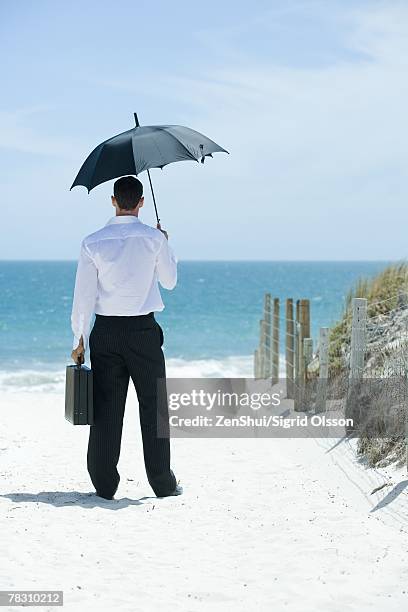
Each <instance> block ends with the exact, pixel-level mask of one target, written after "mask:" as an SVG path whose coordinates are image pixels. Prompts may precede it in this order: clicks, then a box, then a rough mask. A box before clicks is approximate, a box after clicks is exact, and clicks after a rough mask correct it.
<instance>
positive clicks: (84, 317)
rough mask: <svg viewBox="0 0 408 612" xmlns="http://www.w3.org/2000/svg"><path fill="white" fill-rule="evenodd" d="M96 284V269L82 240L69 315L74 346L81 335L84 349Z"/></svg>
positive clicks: (92, 311)
mask: <svg viewBox="0 0 408 612" xmlns="http://www.w3.org/2000/svg"><path fill="white" fill-rule="evenodd" d="M97 284H98V271H97V269H96V266H95V264H94V262H93V260H92V258H91V256H90V254H89V251H88V249H87V247H86V246H85V243H84V242H82V245H81V252H80V255H79V261H78V268H77V272H76V278H75V289H74V300H73V304H72V315H71V325H72V331H73V334H74V342H73V347H74V348H76V347H77V346H78V344H79V341H80V338H81V336H83V339H84V347H85V350H86V348H87V346H88V338H89V328H90V325H91V320H92V316H93V314H94V311H95V302H96V292H97Z"/></svg>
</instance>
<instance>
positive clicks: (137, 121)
mask: <svg viewBox="0 0 408 612" xmlns="http://www.w3.org/2000/svg"><path fill="white" fill-rule="evenodd" d="M133 116H134V118H135V123H136V127H140V123H139V119H138V118H137V113H133Z"/></svg>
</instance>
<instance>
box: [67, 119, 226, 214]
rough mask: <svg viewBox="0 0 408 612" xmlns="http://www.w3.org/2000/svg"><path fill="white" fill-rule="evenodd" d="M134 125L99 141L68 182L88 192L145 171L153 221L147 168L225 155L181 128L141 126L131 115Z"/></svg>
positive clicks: (154, 201)
mask: <svg viewBox="0 0 408 612" xmlns="http://www.w3.org/2000/svg"><path fill="white" fill-rule="evenodd" d="M134 116H135V122H136V126H135V127H134V128H132V129H131V130H128V131H127V132H123V133H122V134H118V135H117V136H113V137H112V138H109V139H108V140H105V142H102V143H101V144H100V145H98V146H97V147H96V149H94V150H93V151H92V153H91V154H90V155H89V156H88V157H87V159H86V160H85V161H84V163H83V164H82V167H81V169H80V171H79V172H78V175H77V177H76V179H75V181H74V182H73V183H72V186H71V189H72V188H73V187H75V186H76V185H83V186H84V187H86V188H87V189H88V193H89V192H90V191H91V189H93V188H94V187H96V186H97V185H100V184H101V183H105V182H106V181H110V180H111V179H114V178H118V177H119V176H124V175H126V174H135V175H136V176H137V175H138V174H139V173H140V172H143V171H144V170H147V175H148V177H149V183H150V188H151V191H152V197H153V204H154V209H155V211H156V218H157V222H158V223H159V222H160V219H159V215H158V214H157V206H156V198H155V196H154V191H153V184H152V179H151V177H150V172H149V169H150V168H163V167H164V166H167V164H171V163H174V162H178V161H184V160H186V159H187V160H193V161H197V162H198V161H201V162H202V163H204V159H205V158H206V157H212V154H213V153H215V152H217V151H222V152H224V153H228V151H226V150H225V149H223V148H222V147H220V146H219V145H217V143H215V142H213V141H212V140H210V139H209V138H207V137H206V136H204V135H203V134H200V132H196V131H195V130H192V129H190V128H188V127H183V126H181V125H146V126H141V125H140V124H139V120H138V118H137V114H136V113H134Z"/></svg>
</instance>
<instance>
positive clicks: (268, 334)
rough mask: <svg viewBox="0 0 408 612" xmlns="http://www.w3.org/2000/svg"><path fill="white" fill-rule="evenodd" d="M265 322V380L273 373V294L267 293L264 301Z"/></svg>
mask: <svg viewBox="0 0 408 612" xmlns="http://www.w3.org/2000/svg"><path fill="white" fill-rule="evenodd" d="M264 321H265V372H264V376H263V378H269V377H270V376H271V372H272V309H271V294H270V293H265V301H264Z"/></svg>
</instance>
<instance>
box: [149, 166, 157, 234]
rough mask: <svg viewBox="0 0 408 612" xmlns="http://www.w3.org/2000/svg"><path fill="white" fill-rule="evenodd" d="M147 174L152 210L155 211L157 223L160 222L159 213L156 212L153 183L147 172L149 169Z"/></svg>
mask: <svg viewBox="0 0 408 612" xmlns="http://www.w3.org/2000/svg"><path fill="white" fill-rule="evenodd" d="M147 176H148V177H149V183H150V189H151V191H152V197H153V204H154V211H155V213H156V219H157V223H160V219H159V214H158V212H157V206H156V198H155V197H154V191H153V183H152V179H151V177H150V172H149V170H148V171H147Z"/></svg>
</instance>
